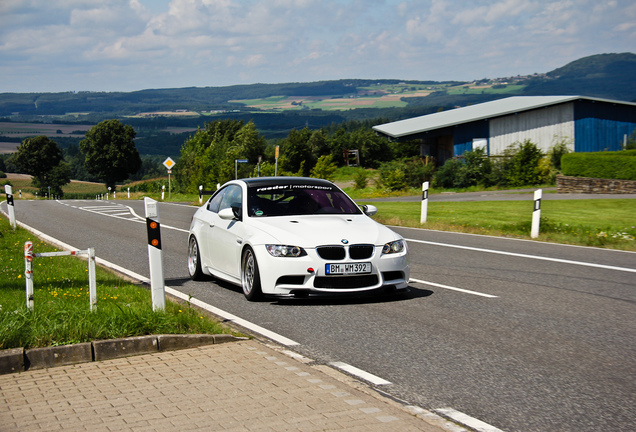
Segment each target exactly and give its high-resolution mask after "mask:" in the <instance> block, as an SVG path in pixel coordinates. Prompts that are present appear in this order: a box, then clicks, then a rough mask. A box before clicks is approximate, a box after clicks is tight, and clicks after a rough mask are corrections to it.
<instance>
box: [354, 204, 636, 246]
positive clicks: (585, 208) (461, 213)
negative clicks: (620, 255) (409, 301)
mask: <svg viewBox="0 0 636 432" xmlns="http://www.w3.org/2000/svg"><path fill="white" fill-rule="evenodd" d="M359 204H364V202H362V201H361V202H359ZM369 204H373V205H374V206H376V207H377V208H378V214H377V215H376V216H375V217H374V219H376V220H377V221H378V222H381V223H384V224H388V225H399V226H410V227H419V228H428V229H434V230H442V231H457V232H467V233H473V234H484V235H493V236H508V237H517V238H527V239H529V238H530V228H531V224H532V206H533V203H532V202H527V201H484V202H431V203H429V204H428V217H427V222H426V223H425V224H420V211H421V204H420V203H419V202H377V201H376V202H372V203H369ZM634 214H636V200H626V199H602V200H555V201H545V200H544V201H543V202H542V203H541V215H542V217H541V232H540V235H539V239H538V240H542V241H549V242H555V243H564V244H573V245H582V246H595V247H604V248H611V249H620V250H627V251H636V241H635V240H634V239H635V237H636V219H634Z"/></svg>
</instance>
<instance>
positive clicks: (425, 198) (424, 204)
mask: <svg viewBox="0 0 636 432" xmlns="http://www.w3.org/2000/svg"><path fill="white" fill-rule="evenodd" d="M427 218H428V182H424V183H422V213H421V214H420V223H422V224H423V223H426V219H427Z"/></svg>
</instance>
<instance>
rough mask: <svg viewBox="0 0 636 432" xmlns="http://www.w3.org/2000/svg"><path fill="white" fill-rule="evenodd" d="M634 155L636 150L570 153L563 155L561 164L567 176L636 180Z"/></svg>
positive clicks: (635, 159)
mask: <svg viewBox="0 0 636 432" xmlns="http://www.w3.org/2000/svg"><path fill="white" fill-rule="evenodd" d="M630 156H632V157H630ZM634 156H636V150H623V151H617V152H595V153H570V154H566V155H564V156H563V158H562V159H561V164H562V168H563V174H564V175H566V176H574V177H591V178H603V179H618V180H636V157H634Z"/></svg>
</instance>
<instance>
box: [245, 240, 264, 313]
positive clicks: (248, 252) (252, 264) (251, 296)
mask: <svg viewBox="0 0 636 432" xmlns="http://www.w3.org/2000/svg"><path fill="white" fill-rule="evenodd" d="M241 286H242V288H243V295H245V298H246V299H247V300H249V301H258V300H260V299H261V298H262V297H263V291H262V290H261V276H260V274H259V272H258V263H257V262H256V257H255V256H254V251H253V250H252V248H250V247H248V248H246V249H245V251H244V252H243V257H242V258H241Z"/></svg>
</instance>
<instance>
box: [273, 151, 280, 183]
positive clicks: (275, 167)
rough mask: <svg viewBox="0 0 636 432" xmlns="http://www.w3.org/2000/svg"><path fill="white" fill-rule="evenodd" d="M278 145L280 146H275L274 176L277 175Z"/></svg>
mask: <svg viewBox="0 0 636 432" xmlns="http://www.w3.org/2000/svg"><path fill="white" fill-rule="evenodd" d="M279 147H280V146H276V155H275V156H276V164H275V165H274V176H277V175H278V152H279Z"/></svg>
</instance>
